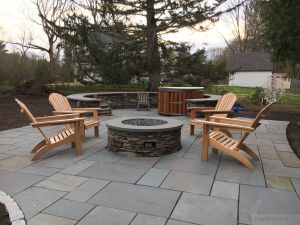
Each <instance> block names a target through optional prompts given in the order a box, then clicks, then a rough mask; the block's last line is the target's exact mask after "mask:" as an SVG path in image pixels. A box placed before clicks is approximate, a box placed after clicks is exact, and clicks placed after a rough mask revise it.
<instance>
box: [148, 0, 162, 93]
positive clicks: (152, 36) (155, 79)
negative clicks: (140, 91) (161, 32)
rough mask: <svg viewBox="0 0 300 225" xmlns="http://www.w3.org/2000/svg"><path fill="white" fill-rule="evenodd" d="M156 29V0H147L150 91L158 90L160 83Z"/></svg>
mask: <svg viewBox="0 0 300 225" xmlns="http://www.w3.org/2000/svg"><path fill="white" fill-rule="evenodd" d="M156 29H157V27H156V20H155V10H154V0H147V71H148V73H149V83H150V87H149V89H150V91H157V88H158V87H159V85H160V60H159V53H158V41H157V30H156Z"/></svg>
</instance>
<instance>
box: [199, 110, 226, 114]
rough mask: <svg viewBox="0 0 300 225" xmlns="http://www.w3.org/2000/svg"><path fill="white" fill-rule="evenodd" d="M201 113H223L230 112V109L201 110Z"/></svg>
mask: <svg viewBox="0 0 300 225" xmlns="http://www.w3.org/2000/svg"><path fill="white" fill-rule="evenodd" d="M202 112H203V113H209V114H223V113H230V112H231V111H230V110H203V111H202Z"/></svg>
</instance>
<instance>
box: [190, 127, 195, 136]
mask: <svg viewBox="0 0 300 225" xmlns="http://www.w3.org/2000/svg"><path fill="white" fill-rule="evenodd" d="M194 134H195V126H194V125H190V135H194Z"/></svg>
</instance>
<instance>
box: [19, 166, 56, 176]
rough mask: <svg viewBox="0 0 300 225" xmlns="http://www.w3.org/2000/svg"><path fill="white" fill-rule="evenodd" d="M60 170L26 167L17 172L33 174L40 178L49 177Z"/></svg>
mask: <svg viewBox="0 0 300 225" xmlns="http://www.w3.org/2000/svg"><path fill="white" fill-rule="evenodd" d="M59 170H60V169H57V168H50V167H42V166H35V165H31V166H27V167H25V168H23V169H21V170H19V171H18V172H20V173H28V174H35V175H41V176H47V177H48V176H51V175H53V174H55V173H57V172H58V171H59Z"/></svg>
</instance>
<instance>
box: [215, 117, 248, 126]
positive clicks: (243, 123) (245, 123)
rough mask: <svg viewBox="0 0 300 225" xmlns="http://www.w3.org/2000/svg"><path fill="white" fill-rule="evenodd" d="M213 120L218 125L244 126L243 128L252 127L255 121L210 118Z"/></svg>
mask: <svg viewBox="0 0 300 225" xmlns="http://www.w3.org/2000/svg"><path fill="white" fill-rule="evenodd" d="M210 118H211V119H214V121H215V122H217V123H230V124H236V125H242V126H251V125H252V123H253V120H251V119H236V118H227V117H226V118H224V117H218V116H210Z"/></svg>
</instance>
